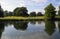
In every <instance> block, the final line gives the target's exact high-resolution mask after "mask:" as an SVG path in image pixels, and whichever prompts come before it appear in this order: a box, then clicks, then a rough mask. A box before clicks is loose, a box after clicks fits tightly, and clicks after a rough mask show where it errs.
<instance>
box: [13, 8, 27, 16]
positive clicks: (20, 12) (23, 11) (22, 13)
mask: <svg viewBox="0 0 60 39" xmlns="http://www.w3.org/2000/svg"><path fill="white" fill-rule="evenodd" d="M27 12H28V10H27V8H26V7H17V8H16V9H14V15H15V16H28V13H27Z"/></svg>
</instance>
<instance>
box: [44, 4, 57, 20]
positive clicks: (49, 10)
mask: <svg viewBox="0 0 60 39" xmlns="http://www.w3.org/2000/svg"><path fill="white" fill-rule="evenodd" d="M44 10H45V18H46V19H54V18H55V13H56V11H55V7H54V6H53V5H52V4H49V5H48V6H47V7H46V8H45V9H44Z"/></svg>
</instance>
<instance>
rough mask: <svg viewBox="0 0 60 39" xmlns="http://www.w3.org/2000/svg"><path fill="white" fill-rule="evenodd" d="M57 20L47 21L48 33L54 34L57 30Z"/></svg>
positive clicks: (46, 28)
mask: <svg viewBox="0 0 60 39" xmlns="http://www.w3.org/2000/svg"><path fill="white" fill-rule="evenodd" d="M55 28H56V26H55V22H54V21H47V20H46V21H45V31H46V32H47V34H48V35H52V34H53V33H54V32H55Z"/></svg>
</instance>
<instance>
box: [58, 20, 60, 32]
mask: <svg viewBox="0 0 60 39" xmlns="http://www.w3.org/2000/svg"><path fill="white" fill-rule="evenodd" d="M58 28H59V33H60V21H58Z"/></svg>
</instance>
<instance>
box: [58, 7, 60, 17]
mask: <svg viewBox="0 0 60 39" xmlns="http://www.w3.org/2000/svg"><path fill="white" fill-rule="evenodd" d="M58 16H60V6H59V11H58Z"/></svg>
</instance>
